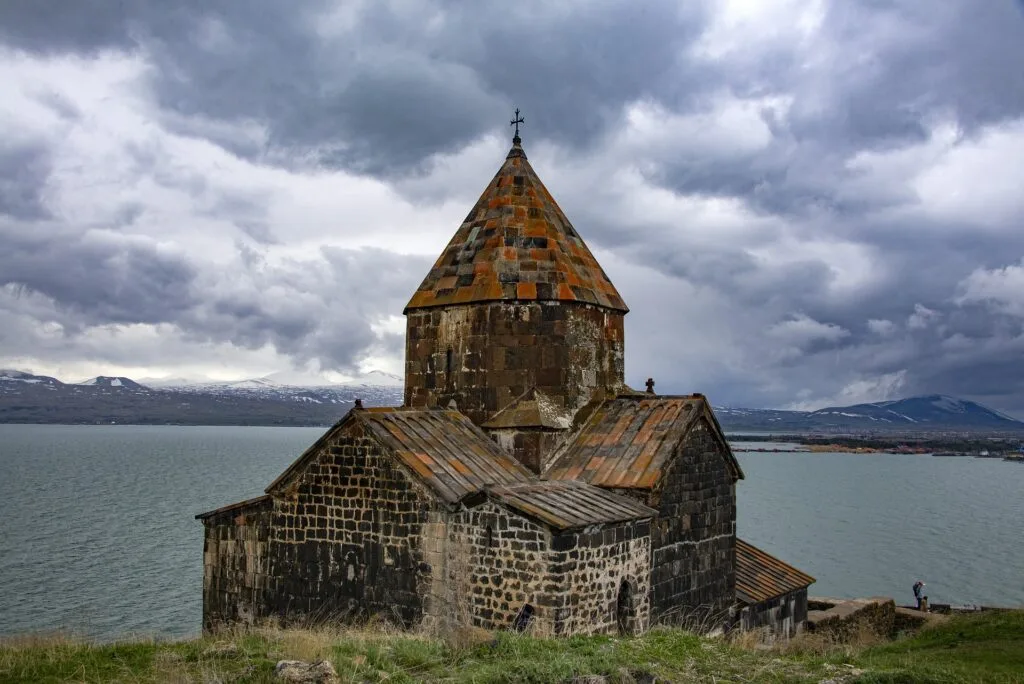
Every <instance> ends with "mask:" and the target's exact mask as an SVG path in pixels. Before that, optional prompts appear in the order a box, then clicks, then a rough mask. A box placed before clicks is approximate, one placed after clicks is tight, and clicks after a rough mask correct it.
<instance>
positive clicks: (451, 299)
mask: <svg viewBox="0 0 1024 684" xmlns="http://www.w3.org/2000/svg"><path fill="white" fill-rule="evenodd" d="M496 300H507V301H542V300H552V301H563V302H586V303H589V304H595V305H597V306H603V307H606V308H608V309H613V310H616V311H621V312H623V313H625V312H627V311H629V309H628V308H627V307H626V304H625V302H623V301H622V297H620V296H619V293H618V292H617V291H616V289H615V286H614V285H612V283H611V281H610V280H609V279H608V276H607V275H606V274H605V272H604V271H603V270H602V269H601V266H600V264H598V263H597V260H596V259H595V258H594V255H593V254H591V253H590V250H589V249H588V248H587V245H586V244H585V243H584V242H583V239H582V238H580V236H579V234H578V233H577V232H576V230H575V229H574V228H573V227H572V224H571V223H569V219H567V218H566V217H565V214H563V213H562V210H561V209H560V208H559V206H558V204H557V203H556V202H555V200H554V198H552V197H551V193H549V192H548V189H547V188H545V187H544V184H543V183H542V182H541V181H540V178H538V177H537V173H536V172H535V171H534V170H533V167H531V166H530V162H529V161H527V159H526V153H525V152H523V148H522V146H521V145H520V143H519V139H518V137H517V138H516V140H515V142H514V144H513V145H512V149H511V150H510V151H509V153H508V156H507V157H506V158H505V163H504V164H502V166H501V168H500V169H498V173H497V174H495V176H494V178H493V179H492V180H491V182H490V184H489V185H488V186H487V189H486V190H484V192H483V194H482V195H480V199H479V200H477V203H476V206H474V207H473V210H472V211H470V212H469V216H467V217H466V220H465V221H463V223H462V225H461V226H459V230H458V232H456V233H455V236H454V237H453V238H452V239H451V242H449V243H448V246H447V247H446V248H445V250H444V252H442V253H441V256H440V257H439V258H438V259H437V262H436V263H435V264H434V267H433V268H432V269H431V270H430V273H428V274H427V277H426V278H424V279H423V283H422V284H421V285H420V287H419V289H418V290H416V293H415V294H414V295H413V296H412V299H411V300H409V304H408V305H407V306H406V307H405V312H406V313H408V312H409V311H410V310H412V309H423V308H429V307H435V306H446V305H451V304H467V303H470V302H486V301H496Z"/></svg>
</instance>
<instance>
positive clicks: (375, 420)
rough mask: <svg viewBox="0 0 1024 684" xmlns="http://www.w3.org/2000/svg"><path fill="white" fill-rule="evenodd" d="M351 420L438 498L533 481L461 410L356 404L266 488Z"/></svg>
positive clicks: (274, 486)
mask: <svg viewBox="0 0 1024 684" xmlns="http://www.w3.org/2000/svg"><path fill="white" fill-rule="evenodd" d="M352 421H357V422H358V423H360V424H361V425H364V426H365V427H366V429H367V430H368V431H369V432H370V434H372V435H373V436H374V437H376V438H377V439H378V440H379V441H380V442H381V443H382V444H384V445H386V446H387V447H389V448H390V449H391V450H392V451H393V452H394V454H395V455H396V456H397V457H398V458H399V460H401V461H402V463H403V464H405V465H406V466H407V467H408V468H409V469H410V470H411V471H412V472H413V473H415V474H416V475H417V476H418V477H419V478H420V479H421V480H422V481H423V483H424V484H426V485H427V486H428V487H430V488H431V489H432V490H433V491H434V492H435V493H436V494H437V495H438V497H439V498H441V499H442V500H444V501H446V502H448V503H455V502H457V501H459V500H460V499H462V498H463V497H464V496H466V495H467V494H470V493H473V492H478V491H480V490H481V489H483V488H484V487H485V486H487V485H508V484H515V483H520V482H529V481H530V480H531V479H533V478H534V476H533V475H532V473H530V471H528V470H527V469H526V468H525V467H524V466H523V465H521V464H520V463H519V461H517V460H516V459H514V458H513V457H512V456H510V455H509V454H507V453H505V452H504V451H502V450H501V448H500V447H498V445H497V444H495V443H494V441H492V440H491V439H490V438H489V437H488V436H487V435H486V434H485V433H484V432H483V431H482V430H481V429H480V428H478V427H477V426H476V425H474V424H473V423H472V422H471V421H470V420H469V418H467V417H466V416H464V415H463V414H461V413H459V412H458V411H449V410H441V409H408V408H367V409H352V410H351V411H349V413H348V414H347V415H346V416H345V417H344V418H342V419H341V420H340V421H339V422H338V423H337V424H336V425H335V426H334V427H333V428H331V429H330V430H328V431H327V432H326V433H324V435H323V436H321V437H320V439H318V440H317V441H316V442H315V443H314V444H313V445H312V446H311V447H309V448H308V449H306V451H305V452H303V454H302V455H301V456H299V458H298V459H297V460H296V461H295V462H294V463H292V464H291V465H290V466H289V467H288V468H287V469H286V470H285V471H284V472H283V473H281V475H279V476H278V477H277V479H276V480H274V481H273V482H272V483H271V484H270V486H269V487H267V490H266V491H267V492H268V493H269V492H272V491H274V490H276V489H278V488H280V487H282V486H283V485H284V484H285V483H286V482H288V481H290V480H291V478H292V476H293V475H295V474H297V473H298V472H301V470H302V468H303V466H304V465H305V463H306V462H307V461H309V460H310V459H312V458H314V457H315V455H316V454H317V453H318V452H319V451H320V449H321V448H322V447H324V446H326V445H327V444H328V443H330V441H331V440H332V439H333V438H334V436H335V435H337V434H338V433H339V432H340V431H341V430H344V429H345V428H346V426H347V425H349V424H350V423H351V422H352Z"/></svg>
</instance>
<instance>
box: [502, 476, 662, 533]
mask: <svg viewBox="0 0 1024 684" xmlns="http://www.w3.org/2000/svg"><path fill="white" fill-rule="evenodd" d="M487 493H488V494H489V495H490V496H492V497H494V498H495V499H497V500H498V501H500V502H502V503H503V504H505V505H506V506H508V507H510V508H513V509H515V510H517V511H519V512H520V513H523V514H525V515H527V516H529V517H531V518H535V519H537V520H539V521H541V522H542V523H545V524H547V525H548V526H550V527H552V528H554V529H556V530H568V529H573V528H577V527H587V526H588V525H598V524H602V523H613V522H623V521H626V520H643V519H645V518H652V517H654V516H655V515H657V514H658V512H657V511H655V510H654V509H653V508H648V507H647V506H645V505H643V504H642V503H640V502H638V501H634V500H633V499H630V498H629V497H626V496H622V495H620V494H613V493H612V492H609V491H607V490H604V489H601V488H600V487H594V486H591V485H588V484H586V483H584V482H575V481H572V480H563V481H557V480H548V481H539V482H529V483H526V484H515V485H505V486H501V487H493V488H489V489H488V490H487Z"/></svg>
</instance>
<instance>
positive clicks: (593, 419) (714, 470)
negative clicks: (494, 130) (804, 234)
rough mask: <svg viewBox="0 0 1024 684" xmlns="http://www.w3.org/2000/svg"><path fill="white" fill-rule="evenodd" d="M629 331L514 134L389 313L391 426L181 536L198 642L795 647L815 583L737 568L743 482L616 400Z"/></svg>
mask: <svg viewBox="0 0 1024 684" xmlns="http://www.w3.org/2000/svg"><path fill="white" fill-rule="evenodd" d="M628 311H629V310H628V308H627V307H626V304H625V303H624V302H623V300H622V297H621V296H620V295H619V293H618V291H617V290H616V289H615V286H614V285H612V283H611V281H610V280H609V278H608V276H607V274H606V273H605V272H604V271H603V270H602V269H601V266H600V265H599V264H598V263H597V261H596V260H595V258H594V256H593V254H591V252H590V250H589V249H588V248H587V246H586V244H585V243H584V242H583V240H582V238H581V237H580V235H579V234H578V233H577V232H576V230H575V229H574V228H573V226H572V224H571V223H570V222H569V220H568V219H567V218H566V216H565V214H564V213H562V210H561V209H560V208H559V206H558V204H556V203H555V200H554V199H553V198H552V197H551V194H550V193H549V192H548V190H547V188H545V187H544V184H543V183H542V182H541V181H540V179H539V178H538V177H537V174H536V173H535V172H534V170H533V168H532V167H531V166H530V163H529V162H528V161H527V158H526V153H525V152H524V151H523V147H522V145H521V141H520V138H519V135H518V126H517V132H516V136H515V138H513V145H512V148H511V150H510V151H509V153H508V156H507V157H506V158H505V162H504V163H503V164H502V166H501V168H500V169H499V170H498V172H497V174H496V175H495V176H494V178H493V179H491V181H490V183H488V185H487V187H486V188H485V189H484V191H483V194H482V195H481V196H480V199H479V200H478V201H477V203H476V205H475V206H474V207H473V209H472V210H471V211H470V212H469V215H468V216H467V217H466V219H465V221H464V222H463V223H462V225H461V226H460V227H459V229H458V231H457V232H456V233H455V236H454V237H453V238H452V239H451V241H450V242H449V243H448V246H447V247H446V248H445V249H444V251H443V252H442V253H441V256H440V257H439V258H438V259H437V261H436V263H435V264H434V267H433V268H432V269H431V270H430V272H429V273H427V275H426V278H424V280H423V282H422V284H421V285H420V287H419V289H417V290H416V292H415V293H413V295H412V298H411V299H410V300H409V303H408V305H407V306H406V308H405V312H404V313H405V316H406V319H407V329H406V330H407V332H406V347H405V397H404V404H403V405H402V406H399V407H394V408H370V407H363V406H362V405H361V403H360V402H358V401H357V402H356V405H355V407H354V408H353V409H352V410H351V411H349V412H348V413H347V414H346V415H345V416H344V417H343V418H342V419H341V420H340V421H338V423H337V424H335V425H334V426H333V427H331V428H330V429H329V430H328V431H327V432H326V433H325V434H324V435H323V436H322V437H320V439H318V440H317V441H316V443H314V444H313V445H312V446H310V447H309V448H308V449H307V450H306V451H305V452H304V453H303V454H301V455H300V456H299V457H298V459H296V460H295V462H294V463H292V465H290V466H289V467H288V468H287V469H286V470H285V471H284V472H283V473H281V475H280V476H279V477H278V478H277V479H276V480H274V481H273V482H272V483H270V485H269V486H268V487H267V489H266V493H265V494H264V495H263V496H260V497H258V498H255V499H250V500H248V501H243V502H240V503H237V504H233V505H230V506H225V507H223V508H220V509H217V510H214V511H210V512H208V513H203V514H200V515H199V516H197V517H198V518H199V519H200V520H202V522H203V524H204V526H205V544H204V554H203V559H204V560H203V564H204V580H203V621H204V627H205V628H206V629H216V628H217V627H218V626H220V625H224V624H229V623H236V622H251V621H258V620H261V619H264V618H279V619H282V620H285V621H291V620H341V619H347V618H350V617H353V616H368V615H383V616H385V617H387V618H389V619H393V620H395V621H398V622H401V623H402V624H405V625H414V624H420V623H428V624H435V625H439V626H442V627H443V626H447V625H455V624H461V625H474V626H478V627H482V628H486V629H505V628H517V629H524V628H529V629H531V630H535V631H536V632H537V633H541V634H551V635H570V634H581V633H595V632H604V633H609V632H621V633H635V632H638V631H643V630H646V629H647V628H648V627H649V626H651V625H652V624H655V623H659V622H668V623H680V622H687V621H699V622H701V623H702V624H705V625H711V626H719V625H726V624H733V623H738V622H739V621H740V615H741V613H742V615H744V619H743V620H742V622H743V624H744V625H756V624H780V625H783V624H784V625H785V626H786V630H787V631H792V629H791V626H792V625H793V624H795V623H797V622H799V620H800V615H799V613H800V611H801V602H802V610H803V612H804V613H806V600H807V599H806V589H807V585H808V584H810V582H812V581H813V578H810V577H808V576H806V575H803V574H802V573H799V571H796V570H795V569H793V568H790V567H789V566H787V565H785V564H784V563H782V562H781V561H778V560H777V559H772V558H771V557H770V556H767V554H763V552H759V551H758V550H756V549H754V550H755V551H758V553H757V554H752V553H750V552H746V549H747V548H748V547H747V546H744V545H742V544H741V545H740V547H739V550H738V545H737V539H736V483H737V481H738V480H740V479H742V478H743V471H742V469H741V468H740V465H739V463H738V462H737V461H736V459H735V458H734V456H733V453H732V451H731V450H730V448H729V445H728V443H727V442H726V439H725V436H724V435H723V433H722V429H721V427H720V426H719V424H718V421H717V420H716V418H715V414H714V411H713V410H712V408H711V405H710V404H709V403H708V401H707V399H705V398H704V397H703V396H702V395H700V394H692V395H683V396H664V395H658V394H655V393H654V387H653V386H654V383H653V381H648V383H647V391H644V392H638V391H635V390H633V389H631V388H630V387H628V386H627V385H626V384H625V381H624V377H623V375H624V365H623V358H624V353H625V335H624V328H623V319H624V317H625V315H626V313H627V312H628ZM749 548H753V547H749ZM738 554H739V555H738ZM762 556H764V558H767V559H769V560H767V561H766V560H764V558H762ZM747 585H749V586H747ZM787 619H788V622H785V620H787Z"/></svg>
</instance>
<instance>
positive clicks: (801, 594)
mask: <svg viewBox="0 0 1024 684" xmlns="http://www.w3.org/2000/svg"><path fill="white" fill-rule="evenodd" d="M806 622H807V589H806V588H804V589H799V590H797V591H793V592H790V593H788V594H783V595H782V596H777V597H775V598H773V599H770V600H768V601H761V602H760V603H754V604H751V605H749V606H744V607H743V609H742V610H740V613H739V626H740V628H741V629H743V630H750V629H767V630H769V631H770V632H771V633H772V634H773V635H775V636H778V637H783V638H789V637H792V636H796V634H797V632H798V631H800V629H801V628H802V627H803V626H804V624H805V623H806Z"/></svg>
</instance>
